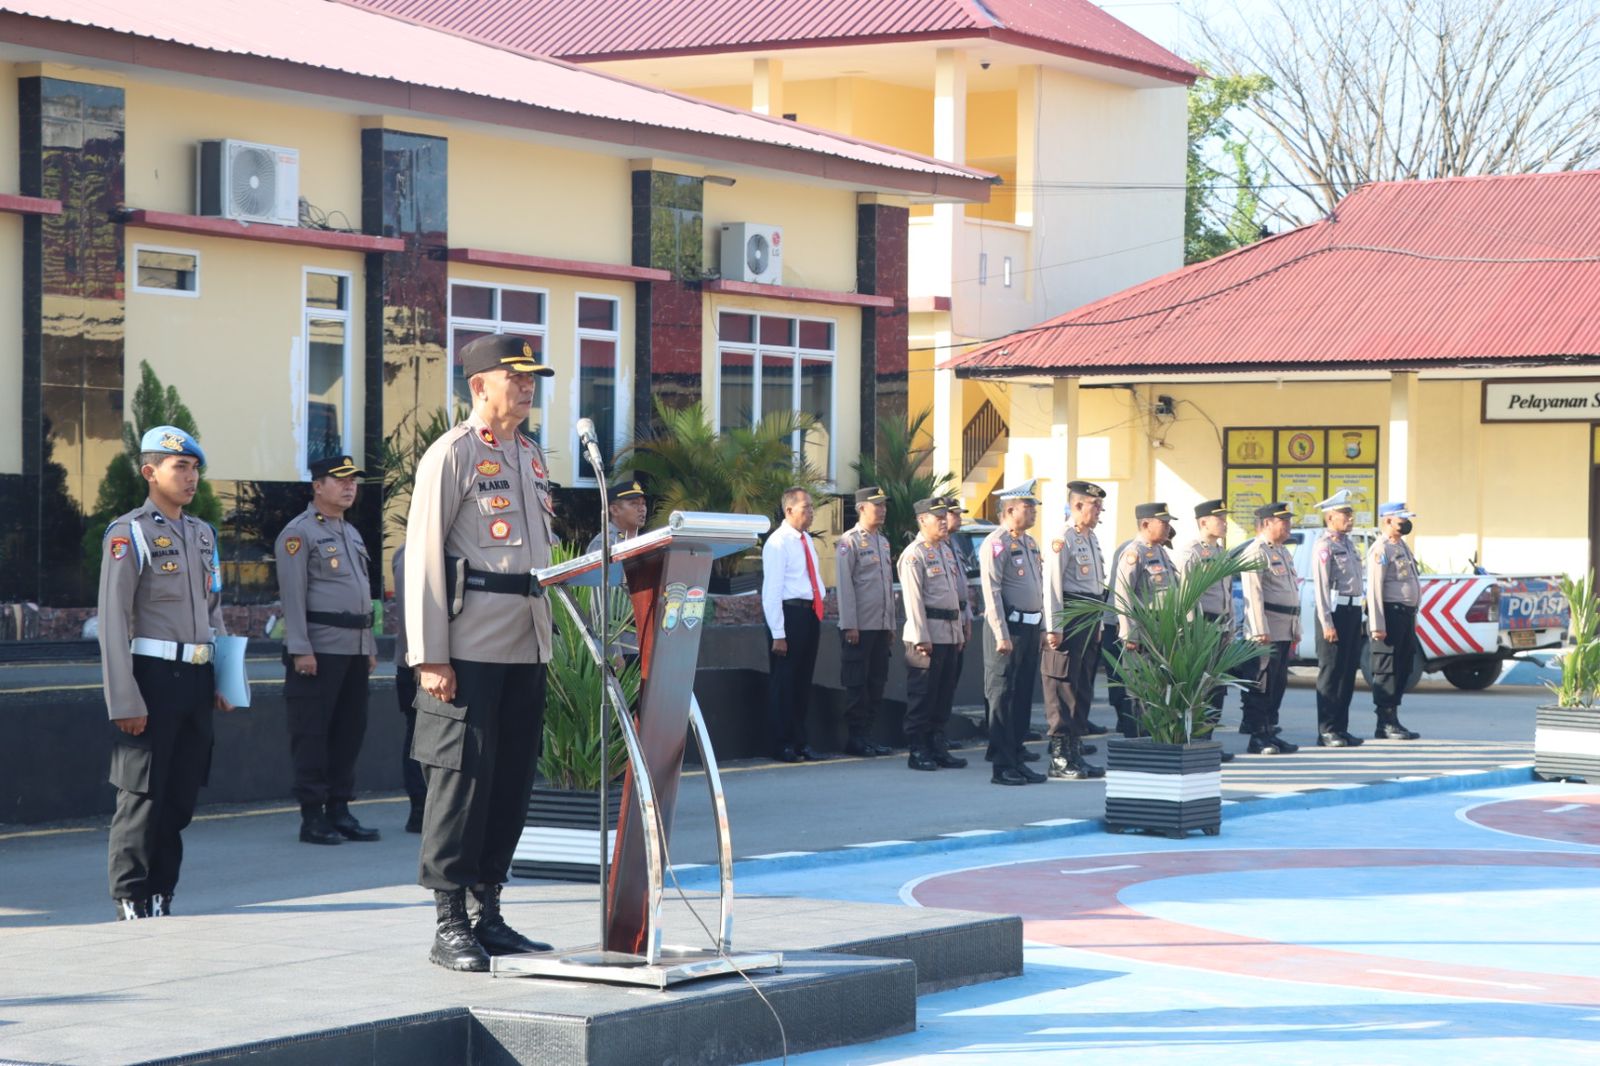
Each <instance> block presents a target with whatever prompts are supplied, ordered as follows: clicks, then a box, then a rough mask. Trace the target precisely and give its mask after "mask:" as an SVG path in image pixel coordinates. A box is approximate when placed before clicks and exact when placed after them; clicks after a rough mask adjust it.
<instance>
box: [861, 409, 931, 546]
mask: <svg viewBox="0 0 1600 1066" xmlns="http://www.w3.org/2000/svg"><path fill="white" fill-rule="evenodd" d="M932 414H933V412H931V411H929V410H928V409H927V408H926V407H924V408H923V409H922V411H921V412H920V413H919V414H918V415H917V416H916V417H915V418H913V419H912V420H911V421H910V422H909V423H907V424H905V425H901V424H899V423H898V422H892V421H891V422H885V423H883V425H882V426H881V428H880V429H879V430H878V453H877V455H875V456H874V455H863V456H862V457H861V458H860V459H857V460H856V461H855V462H853V463H851V464H850V467H851V469H853V470H854V471H855V472H856V475H857V476H858V477H859V478H860V479H861V480H860V482H859V483H860V484H862V485H876V486H878V487H879V488H881V489H882V490H883V492H884V495H886V496H888V497H889V502H888V504H887V505H886V506H887V507H888V510H889V514H888V516H887V517H886V518H885V519H884V523H883V535H884V536H886V537H888V538H889V543H890V544H892V545H893V546H894V547H895V549H896V550H898V549H900V548H903V547H905V546H906V545H907V544H910V543H911V542H912V541H913V540H915V539H916V536H917V516H916V513H915V512H914V511H912V509H911V507H912V504H914V503H916V502H917V501H918V500H925V499H928V498H930V497H933V496H946V495H950V494H952V493H954V492H955V491H956V481H955V478H953V477H951V476H950V475H949V474H935V473H933V472H932V471H931V470H929V469H926V468H927V466H928V459H929V457H931V456H932V455H933V446H932V445H925V446H921V447H919V446H917V445H916V444H915V443H914V442H915V441H916V439H917V436H918V435H919V434H920V433H921V432H922V428H923V426H925V425H926V424H927V421H928V419H929V418H930V417H932Z"/></svg>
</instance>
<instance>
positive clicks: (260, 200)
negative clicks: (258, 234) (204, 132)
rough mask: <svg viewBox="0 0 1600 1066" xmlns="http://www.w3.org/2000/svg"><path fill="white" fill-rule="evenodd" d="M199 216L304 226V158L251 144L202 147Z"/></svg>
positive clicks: (197, 186)
mask: <svg viewBox="0 0 1600 1066" xmlns="http://www.w3.org/2000/svg"><path fill="white" fill-rule="evenodd" d="M197 154H198V166H197V167H196V171H195V172H196V175H197V177H198V181H197V182H196V183H195V214H197V215H219V216H221V217H223V218H231V219H235V220H237V221H239V222H271V223H273V224H275V225H279V226H298V225H299V224H300V153H299V152H298V151H296V150H295V149H293V148H279V147H276V146H274V145H270V144H252V143H251V142H249V141H201V142H200V144H199V146H198V153H197Z"/></svg>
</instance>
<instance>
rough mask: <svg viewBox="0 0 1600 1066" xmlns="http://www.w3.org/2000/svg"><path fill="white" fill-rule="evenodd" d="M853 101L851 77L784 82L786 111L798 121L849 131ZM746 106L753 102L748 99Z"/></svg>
mask: <svg viewBox="0 0 1600 1066" xmlns="http://www.w3.org/2000/svg"><path fill="white" fill-rule="evenodd" d="M746 99H747V100H748V95H747V96H746ZM851 102H852V94H851V91H850V85H849V79H838V78H819V79H816V80H813V81H786V82H784V83H783V112H784V114H786V115H793V116H794V118H795V121H796V122H803V123H805V124H806V125H807V126H818V127H820V128H822V129H825V130H834V131H836V132H839V133H848V132H849V131H850V122H851V108H850V104H851ZM743 106H745V107H749V106H750V105H749V104H748V103H746V104H744V105H743Z"/></svg>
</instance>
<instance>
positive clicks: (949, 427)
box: [932, 326, 964, 483]
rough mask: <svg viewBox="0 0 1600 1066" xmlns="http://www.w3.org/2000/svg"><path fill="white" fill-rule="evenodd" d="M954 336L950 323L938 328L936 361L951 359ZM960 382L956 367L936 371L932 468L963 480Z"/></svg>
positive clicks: (934, 378) (934, 355)
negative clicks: (957, 377) (954, 368)
mask: <svg viewBox="0 0 1600 1066" xmlns="http://www.w3.org/2000/svg"><path fill="white" fill-rule="evenodd" d="M952 339H953V335H952V334H951V332H950V329H949V327H948V326H946V327H945V328H943V329H940V330H938V331H936V332H935V333H934V335H933V343H934V346H935V348H936V350H935V351H934V353H933V363H934V366H935V367H937V366H938V365H939V363H940V362H941V361H942V360H945V359H948V358H950V354H951V351H952V349H951V347H950V345H951V341H952ZM963 428H964V427H963V426H962V423H961V382H960V381H958V380H956V373H955V371H954V370H934V372H933V426H932V430H933V471H934V473H935V474H949V475H950V476H951V477H953V478H955V479H956V481H957V482H958V483H959V482H960V481H961V475H962V470H961V430H962V429H963Z"/></svg>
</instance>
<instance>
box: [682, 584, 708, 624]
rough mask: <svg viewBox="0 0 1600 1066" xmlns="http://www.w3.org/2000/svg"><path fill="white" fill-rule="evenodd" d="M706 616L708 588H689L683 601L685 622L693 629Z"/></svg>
mask: <svg viewBox="0 0 1600 1066" xmlns="http://www.w3.org/2000/svg"><path fill="white" fill-rule="evenodd" d="M705 616H706V590H705V589H703V588H700V587H699V586H696V587H694V588H692V589H690V590H689V593H688V595H687V596H686V597H685V598H684V602H683V624H684V625H686V626H688V627H689V628H690V629H693V628H694V627H695V626H697V625H699V624H700V623H701V621H702V620H704V619H705Z"/></svg>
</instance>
